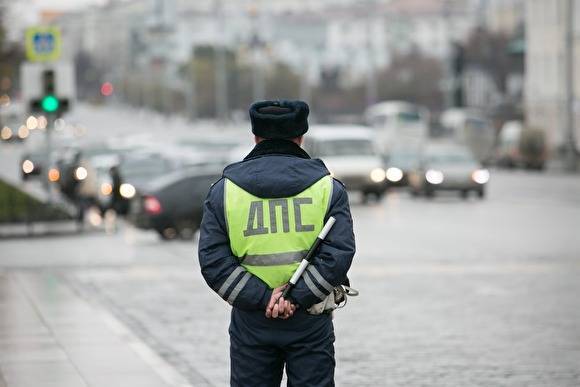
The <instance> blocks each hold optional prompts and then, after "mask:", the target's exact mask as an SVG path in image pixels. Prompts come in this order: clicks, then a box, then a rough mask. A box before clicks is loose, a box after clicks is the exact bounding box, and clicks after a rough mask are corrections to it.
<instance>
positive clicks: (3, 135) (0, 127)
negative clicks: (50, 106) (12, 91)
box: [0, 103, 30, 142]
mask: <svg viewBox="0 0 580 387" xmlns="http://www.w3.org/2000/svg"><path fill="white" fill-rule="evenodd" d="M29 134H30V130H29V129H28V127H27V126H26V125H25V121H24V109H23V107H22V105H21V104H18V103H11V104H10V105H9V106H0V140H1V141H4V142H15V141H18V142H21V141H23V140H25V139H26V138H28V136H29Z"/></svg>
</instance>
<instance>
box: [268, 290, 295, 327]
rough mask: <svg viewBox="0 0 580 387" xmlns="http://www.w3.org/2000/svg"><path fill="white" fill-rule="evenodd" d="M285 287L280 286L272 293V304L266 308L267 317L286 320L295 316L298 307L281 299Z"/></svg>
mask: <svg viewBox="0 0 580 387" xmlns="http://www.w3.org/2000/svg"><path fill="white" fill-rule="evenodd" d="M285 287H286V286H285V285H284V286H280V287H278V288H275V289H274V290H273V291H272V296H271V297H270V302H268V307H267V308H266V317H268V318H281V319H283V320H286V319H287V318H289V317H292V315H293V314H294V311H295V310H296V305H294V304H292V303H290V301H286V300H285V299H284V297H281V296H282V292H283V291H284V288H285Z"/></svg>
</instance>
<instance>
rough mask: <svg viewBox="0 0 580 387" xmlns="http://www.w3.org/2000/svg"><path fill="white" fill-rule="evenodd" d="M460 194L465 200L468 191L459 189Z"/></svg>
mask: <svg viewBox="0 0 580 387" xmlns="http://www.w3.org/2000/svg"><path fill="white" fill-rule="evenodd" d="M460 195H461V198H462V199H464V200H465V199H467V198H468V197H469V191H468V190H466V189H463V190H461V192H460Z"/></svg>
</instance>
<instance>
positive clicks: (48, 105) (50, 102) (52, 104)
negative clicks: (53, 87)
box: [40, 94, 60, 113]
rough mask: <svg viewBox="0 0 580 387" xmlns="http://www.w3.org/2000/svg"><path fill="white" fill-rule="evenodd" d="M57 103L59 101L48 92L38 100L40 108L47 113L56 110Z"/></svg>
mask: <svg viewBox="0 0 580 387" xmlns="http://www.w3.org/2000/svg"><path fill="white" fill-rule="evenodd" d="M59 105H60V101H59V100H58V98H56V97H55V96H54V95H50V94H49V95H47V96H45V97H44V98H42V101H41V102H40V106H42V110H44V111H45V112H47V113H54V112H55V111H57V110H58V107H59Z"/></svg>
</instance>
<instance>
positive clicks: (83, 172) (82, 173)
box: [75, 167, 89, 181]
mask: <svg viewBox="0 0 580 387" xmlns="http://www.w3.org/2000/svg"><path fill="white" fill-rule="evenodd" d="M88 175H89V172H88V171H87V169H86V168H85V167H78V168H77V169H75V179H77V180H79V181H81V180H84V179H86V178H87V176H88Z"/></svg>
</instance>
